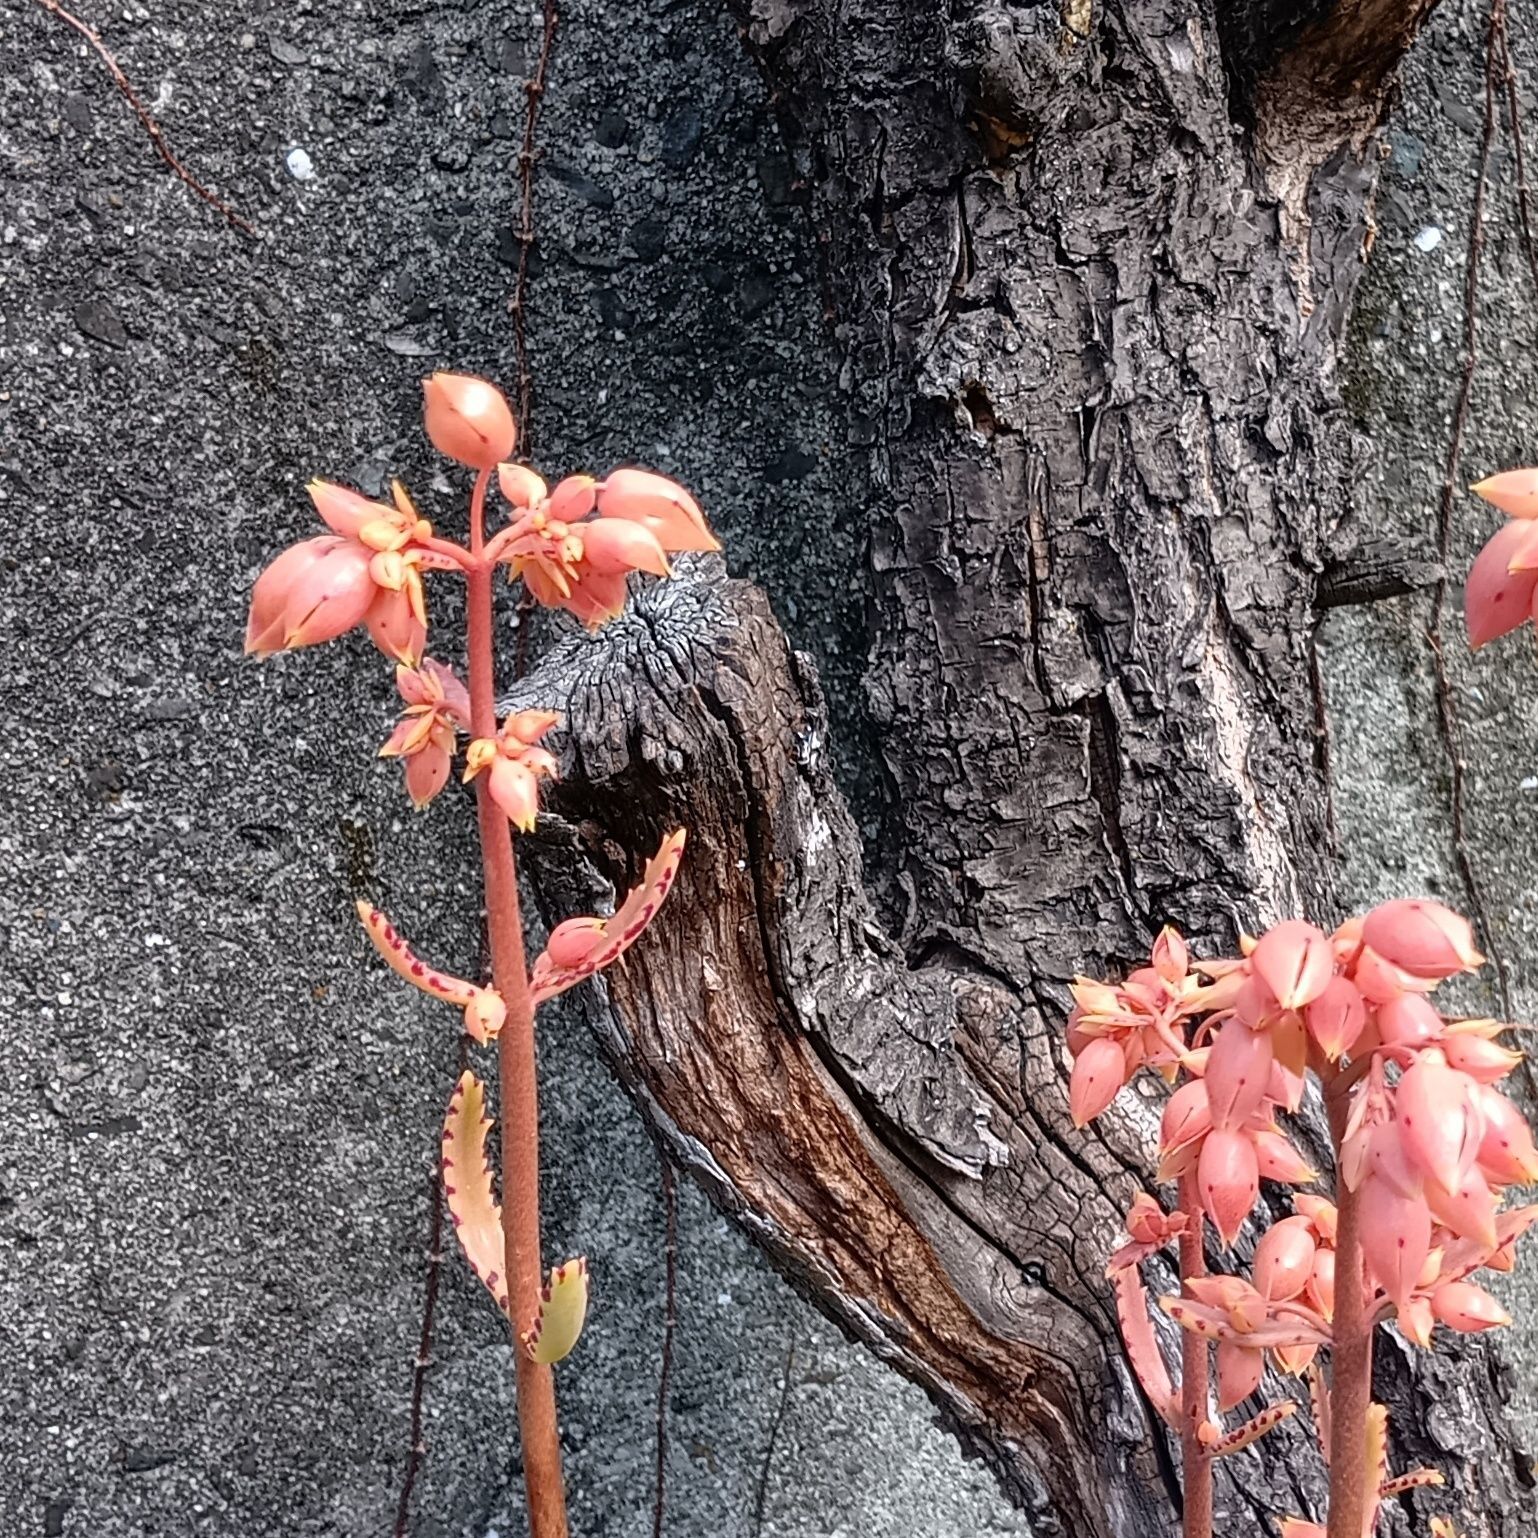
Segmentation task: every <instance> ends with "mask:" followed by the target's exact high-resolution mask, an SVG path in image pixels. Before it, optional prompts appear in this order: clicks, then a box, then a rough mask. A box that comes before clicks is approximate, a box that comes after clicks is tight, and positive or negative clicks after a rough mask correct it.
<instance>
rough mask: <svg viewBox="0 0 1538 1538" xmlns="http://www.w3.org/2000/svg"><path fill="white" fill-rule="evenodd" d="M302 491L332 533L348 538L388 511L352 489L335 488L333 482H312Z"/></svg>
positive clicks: (346, 487)
mask: <svg viewBox="0 0 1538 1538" xmlns="http://www.w3.org/2000/svg"><path fill="white" fill-rule="evenodd" d="M305 490H306V491H308V492H309V494H310V500H311V501H312V502H313V503H314V504H315V511H316V512H317V513H319V514H320V516H321V517H322V518H323V519H325V521H326V524H327V525H328V526H329V527H330V528H331V530H332V531H333V532H334V533H337V534H342V535H345V536H346V537H347V538H348V539H356V538H357V537H358V533H359V531H360V530H361V529H363V528H364V527H365V526H366V525H368V524H371V523H374V522H376V521H377V520H378V519H379V518H380V517H381V515H384V514H388V513H389V512H390V509H389V508H387V507H384V506H382V505H381V504H380V503H378V502H371V501H369V499H368V498H367V497H365V496H363V495H362V494H361V493H360V492H356V491H353V490H352V489H351V487H348V486H338V485H337V484H336V483H335V482H333V481H311V482H310V484H309V485H308V486H306V487H305Z"/></svg>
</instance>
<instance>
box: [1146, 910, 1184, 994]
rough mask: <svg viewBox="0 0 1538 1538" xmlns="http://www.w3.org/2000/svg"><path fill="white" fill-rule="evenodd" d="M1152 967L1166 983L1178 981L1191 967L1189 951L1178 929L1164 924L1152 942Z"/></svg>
mask: <svg viewBox="0 0 1538 1538" xmlns="http://www.w3.org/2000/svg"><path fill="white" fill-rule="evenodd" d="M1150 959H1151V960H1152V962H1153V969H1154V971H1155V972H1157V973H1158V974H1159V976H1160V977H1162V978H1163V979H1164V981H1165V982H1167V983H1178V982H1179V981H1180V980H1181V978H1183V977H1184V976H1185V975H1186V973H1187V972H1188V971H1189V970H1190V968H1191V953H1190V951H1189V950H1187V949H1186V942H1185V941H1184V940H1183V939H1182V938H1181V936H1180V931H1179V930H1178V929H1175V928H1173V927H1171V926H1170V925H1169V924H1166V925H1165V926H1164V928H1163V929H1161V930H1160V931H1159V938H1158V939H1157V940H1155V941H1154V943H1153V953H1152V955H1151V957H1150Z"/></svg>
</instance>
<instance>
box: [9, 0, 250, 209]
mask: <svg viewBox="0 0 1538 1538" xmlns="http://www.w3.org/2000/svg"><path fill="white" fill-rule="evenodd" d="M37 3H38V4H39V5H40V6H42V8H43V9H44V10H45V11H47V12H49V13H50V14H51V15H54V16H57V17H58V18H59V20H60V21H62V22H64V23H65V25H66V26H71V27H73V28H74V29H75V31H77V32H78V33H79V34H80V35H81V37H83V38H84V39H85V40H86V42H88V43H89V44H90V45H91V47H92V48H94V49H95V50H96V53H97V56H98V57H99V58H100V59H101V61H102V63H103V64H105V65H106V66H107V72H108V73H109V74H110V75H111V76H112V83H113V84H114V85H115V86H116V87H117V88H118V90H119V91H120V92H121V93H122V96H123V100H124V101H126V102H127V103H128V105H129V106H130V107H132V108H133V111H134V115H135V116H136V117H137V118H138V119H139V121H140V122H141V123H142V124H143V125H144V131H145V133H147V134H148V135H149V136H150V143H151V144H153V145H154V146H155V150H156V153H157V154H158V155H159V156H160V158H161V159H162V160H163V161H165V163H166V164H167V165H168V166H170V168H171V169H172V170H173V171H174V172H175V173H176V174H177V176H178V177H180V178H181V180H182V181H183V182H185V183H186V184H187V186H188V187H190V188H191V189H192V190H193V192H195V193H196V194H197V195H198V196H199V197H200V198H202V200H203V201H204V202H205V203H207V204H208V206H209V207H210V208H212V209H213V210H214V211H215V212H216V213H218V214H220V215H222V216H223V217H224V218H225V219H227V220H228V221H229V222H230V223H231V224H233V225H234V226H235V228H236V229H237V230H240V231H241V232H242V233H243V234H246V235H250V236H253V237H254V236H255V234H256V230H255V229H254V228H253V227H252V225H251V224H249V223H248V222H247V221H246V220H245V219H242V218H241V217H240V215H239V214H237V213H236V212H235V210H234V209H233V208H231V207H230V206H229V204H227V203H224V202H222V201H221V200H220V199H219V198H217V197H215V195H214V194H213V193H212V192H210V191H209V190H208V188H207V187H205V186H204V185H203V184H202V182H200V181H199V180H198V179H197V177H195V176H194V175H193V174H192V172H190V171H189V170H188V169H187V168H186V166H184V165H183V164H182V163H181V161H179V160H178V159H177V158H176V156H175V155H173V154H172V153H171V146H170V145H169V144H167V143H166V136H165V134H164V133H163V132H162V131H161V127H160V124H159V123H157V122H156V121H155V119H154V118H153V117H151V116H150V113H149V109H148V108H147V107H146V106H145V105H144V103H143V102H142V101H140V100H139V97H138V95H137V94H136V93H135V91H134V88H133V87H132V86H131V85H130V84H129V83H128V77H127V76H126V75H125V74H124V73H123V71H122V70H121V69H120V68H119V67H118V62H117V60H116V59H115V58H114V57H113V54H112V50H111V49H110V48H108V47H107V45H106V44H105V43H104V42H102V40H101V36H100V34H99V33H98V32H97V31H96V29H95V28H94V27H91V26H89V25H87V23H85V22H83V21H81V19H80V18H79V17H78V16H74V15H71V13H70V12H68V11H66V10H65V9H64V7H63V6H62V5H60V4H59V0H37Z"/></svg>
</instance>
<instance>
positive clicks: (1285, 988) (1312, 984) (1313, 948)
mask: <svg viewBox="0 0 1538 1538" xmlns="http://www.w3.org/2000/svg"><path fill="white" fill-rule="evenodd" d="M1250 965H1251V966H1252V967H1254V969H1255V971H1256V972H1257V973H1258V974H1259V975H1260V976H1261V977H1262V978H1264V979H1265V982H1266V985H1267V986H1268V987H1269V988H1270V990H1271V991H1272V993H1274V994H1275V995H1276V1001H1277V1003H1278V1004H1280V1005H1281V1006H1282V1008H1283V1009H1302V1008H1303V1006H1304V1005H1305V1004H1309V1003H1312V1002H1313V1000H1315V999H1317V998H1318V997H1319V995H1320V994H1321V993H1323V992H1324V990H1325V989H1326V988H1327V987H1328V986H1329V983H1330V979H1331V978H1332V977H1333V976H1334V975H1335V948H1334V946H1332V945H1331V944H1330V939H1329V936H1328V935H1326V934H1325V932H1324V931H1323V930H1322V929H1316V928H1315V927H1314V926H1313V925H1312V924H1306V923H1304V921H1303V920H1302V919H1286V920H1284V921H1283V922H1282V923H1280V924H1274V925H1273V926H1272V927H1271V928H1270V929H1268V930H1267V931H1266V932H1265V934H1263V935H1262V936H1261V937H1260V939H1259V940H1258V941H1257V942H1256V944H1255V951H1254V954H1253V955H1252V956H1251V957H1250Z"/></svg>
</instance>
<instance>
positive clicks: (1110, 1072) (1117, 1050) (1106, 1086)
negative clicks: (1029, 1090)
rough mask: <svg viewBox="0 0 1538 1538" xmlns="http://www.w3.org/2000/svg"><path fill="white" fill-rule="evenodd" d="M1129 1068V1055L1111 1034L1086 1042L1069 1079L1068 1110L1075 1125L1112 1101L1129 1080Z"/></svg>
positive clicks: (1082, 1124) (1085, 1124) (1088, 1121)
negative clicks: (1123, 1051) (1124, 1052)
mask: <svg viewBox="0 0 1538 1538" xmlns="http://www.w3.org/2000/svg"><path fill="white" fill-rule="evenodd" d="M1126 1072H1127V1059H1126V1058H1125V1056H1123V1054H1122V1050H1121V1047H1120V1046H1119V1045H1118V1044H1117V1043H1116V1042H1115V1041H1113V1040H1112V1039H1111V1038H1110V1037H1109V1036H1097V1037H1096V1038H1095V1039H1094V1040H1093V1041H1091V1042H1088V1043H1086V1045H1085V1048H1084V1050H1083V1051H1082V1052H1081V1053H1080V1054H1079V1055H1078V1057H1077V1058H1075V1059H1074V1064H1073V1073H1072V1075H1071V1076H1070V1078H1069V1080H1068V1114H1069V1115H1070V1116H1072V1117H1073V1124H1074V1126H1076V1127H1084V1126H1087V1125H1088V1124H1089V1123H1090V1122H1092V1121H1093V1120H1094V1119H1095V1118H1096V1117H1097V1116H1098V1115H1099V1114H1100V1113H1101V1112H1102V1111H1103V1110H1105V1108H1106V1107H1107V1106H1108V1105H1110V1103H1111V1102H1112V1101H1113V1100H1114V1099H1115V1098H1116V1096H1117V1093H1118V1092H1119V1091H1120V1089H1121V1087H1122V1085H1123V1083H1125V1082H1126Z"/></svg>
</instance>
